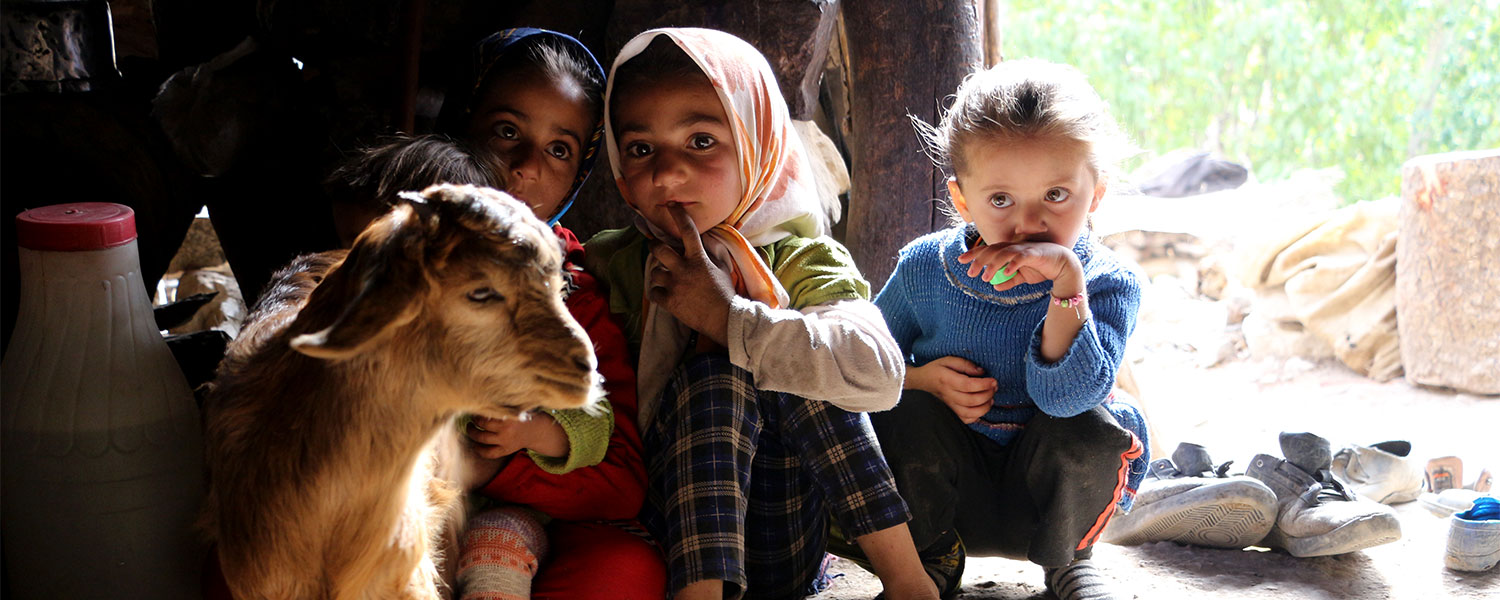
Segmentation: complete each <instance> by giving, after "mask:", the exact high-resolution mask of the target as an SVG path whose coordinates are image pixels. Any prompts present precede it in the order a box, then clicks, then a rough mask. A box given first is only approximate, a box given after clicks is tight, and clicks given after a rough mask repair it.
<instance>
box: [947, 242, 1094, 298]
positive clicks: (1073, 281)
mask: <svg viewBox="0 0 1500 600" xmlns="http://www.w3.org/2000/svg"><path fill="white" fill-rule="evenodd" d="M958 262H959V263H962V264H967V265H969V277H978V278H980V279H982V280H984V281H986V282H988V281H990V280H991V279H993V278H994V277H995V273H997V272H999V271H1001V269H1002V268H1003V269H1004V272H1005V273H1007V274H1015V275H1016V277H1014V278H1012V279H1010V280H1009V281H1005V282H1001V283H997V284H995V290H996V291H1002V292H1003V291H1005V290H1008V289H1010V288H1013V287H1016V286H1018V285H1021V284H1023V283H1041V282H1043V281H1049V280H1050V281H1051V282H1052V295H1053V296H1057V297H1059V298H1069V297H1072V296H1076V295H1078V294H1079V293H1081V292H1082V291H1083V263H1081V262H1079V261H1078V255H1077V254H1074V253H1073V250H1072V249H1071V248H1066V247H1064V246H1062V245H1061V244H1054V243H1051V242H1022V243H1019V244H990V245H985V246H980V247H978V248H974V249H973V250H970V251H968V252H965V253H963V254H960V255H958ZM1007 263H1009V264H1007Z"/></svg>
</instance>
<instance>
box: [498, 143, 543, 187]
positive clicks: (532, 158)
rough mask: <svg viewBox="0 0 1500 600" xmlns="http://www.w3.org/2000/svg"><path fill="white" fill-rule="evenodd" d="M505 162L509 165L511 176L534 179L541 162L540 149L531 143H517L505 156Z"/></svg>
mask: <svg viewBox="0 0 1500 600" xmlns="http://www.w3.org/2000/svg"><path fill="white" fill-rule="evenodd" d="M505 158H506V163H507V164H509V165H510V175H511V176H512V177H515V178H518V179H522V180H529V179H536V178H537V174H538V168H539V165H540V164H541V156H540V150H539V149H538V148H537V147H536V146H533V145H531V144H517V145H516V147H515V148H513V149H512V150H511V152H510V155H509V156H506V157H505Z"/></svg>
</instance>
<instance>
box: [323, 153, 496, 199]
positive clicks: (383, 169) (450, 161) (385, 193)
mask: <svg viewBox="0 0 1500 600" xmlns="http://www.w3.org/2000/svg"><path fill="white" fill-rule="evenodd" d="M492 160H493V159H492V158H490V156H489V154H488V153H487V152H483V151H475V150H473V149H470V148H468V147H467V146H466V145H465V144H463V143H462V142H458V141H455V140H453V139H450V138H448V137H447V136H444V135H437V134H429V135H422V136H417V137H408V136H397V137H394V138H388V139H387V140H386V141H384V142H383V143H381V144H379V145H377V146H373V147H370V148H365V149H364V150H362V151H360V152H359V154H357V155H355V156H354V157H353V158H350V159H349V160H347V161H345V162H344V163H343V164H342V165H340V166H339V167H338V168H337V169H335V170H334V171H333V173H332V174H330V175H329V176H328V178H327V179H326V180H324V187H325V189H327V191H328V193H329V197H330V199H331V200H333V202H335V203H345V204H358V205H363V206H366V207H369V208H372V209H376V210H379V211H382V212H383V211H384V210H385V209H387V208H390V207H391V206H393V205H394V203H395V201H396V194H399V193H401V192H404V191H421V190H423V189H426V188H427V186H430V185H434V184H438V183H453V184H471V185H477V186H486V187H492V188H497V189H504V188H505V184H504V182H502V181H499V180H498V178H497V176H496V175H495V173H496V172H498V171H499V170H498V169H492V168H491V167H490V166H489V163H490V162H491V161H492Z"/></svg>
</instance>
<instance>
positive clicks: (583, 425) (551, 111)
mask: <svg viewBox="0 0 1500 600" xmlns="http://www.w3.org/2000/svg"><path fill="white" fill-rule="evenodd" d="M476 58H477V62H476V67H477V70H476V77H475V78H474V80H475V82H476V84H475V86H474V89H473V90H472V94H471V95H470V96H471V97H470V98H467V99H465V98H463V97H462V95H460V96H459V98H460V99H459V100H458V102H459V103H461V104H463V105H464V106H465V107H466V109H467V110H466V111H465V113H464V115H463V116H462V118H459V119H455V121H456V125H455V127H456V128H461V129H462V130H463V131H464V135H465V137H466V138H467V139H468V141H469V143H470V144H472V145H474V146H476V147H478V148H481V149H482V152H483V153H485V154H487V155H488V156H489V158H490V159H491V160H490V164H491V166H492V167H493V170H494V171H495V174H496V175H497V176H498V178H499V179H500V180H501V181H502V182H503V186H504V189H505V190H506V191H507V192H509V193H510V194H511V195H513V196H515V197H517V198H518V199H520V200H521V201H523V202H525V203H527V204H528V205H530V206H531V208H532V211H533V212H535V214H536V216H537V217H538V218H540V219H543V220H545V221H547V222H548V223H549V224H551V225H552V226H553V231H554V232H555V233H556V234H557V236H558V238H559V239H560V240H561V242H562V243H563V245H564V246H565V247H566V252H567V258H566V264H565V265H564V268H565V269H567V270H568V275H569V278H570V280H571V286H570V289H569V290H568V297H567V306H568V310H569V312H570V313H571V314H572V315H573V318H574V319H575V320H577V321H578V323H579V325H581V326H582V327H583V329H584V331H586V332H587V333H588V335H589V338H590V339H591V340H593V342H594V350H595V355H596V357H597V359H598V365H599V367H598V369H599V374H600V375H601V376H602V377H603V378H604V388H605V391H606V393H607V397H606V399H607V401H608V402H607V403H605V404H606V405H607V406H611V407H612V408H613V414H612V415H611V414H609V413H605V414H602V415H601V414H591V413H590V412H588V411H583V410H564V411H546V412H544V413H540V414H537V415H534V416H533V417H532V418H530V419H527V420H524V421H518V420H511V419H505V420H502V419H487V418H482V417H477V416H476V417H472V418H470V419H468V420H467V423H466V425H465V435H466V436H467V437H468V439H469V440H470V442H471V446H470V450H471V454H472V456H471V458H473V459H475V460H473V461H472V462H473V463H475V464H477V465H478V466H479V468H478V469H477V471H478V472H477V473H476V474H475V475H477V478H475V479H471V481H470V482H471V484H474V485H477V486H478V490H477V491H478V494H479V495H480V496H482V497H483V498H485V499H486V501H487V503H489V505H490V508H487V509H485V510H482V511H480V512H477V513H475V514H474V515H473V516H471V517H470V519H469V524H468V527H467V528H466V530H465V532H464V535H463V538H462V540H461V550H460V555H459V560H458V573H457V575H458V591H459V593H460V597H462V598H465V599H486V600H498V599H509V598H527V597H533V598H568V599H581V598H612V599H614V598H660V597H661V596H662V594H663V592H664V590H665V587H666V567H665V565H664V564H663V562H662V558H661V555H660V551H659V550H657V548H656V547H655V545H654V544H653V543H652V542H650V541H649V540H648V538H647V537H646V536H645V533H644V531H643V530H642V529H641V528H640V526H639V525H638V522H636V521H635V518H636V516H637V515H638V514H639V512H640V508H641V503H642V501H643V499H644V495H645V467H644V464H643V462H642V459H641V441H640V435H639V433H638V431H637V429H636V424H635V413H636V402H635V391H636V390H635V385H636V383H635V371H634V369H633V368H632V367H631V364H630V359H629V355H628V354H627V351H626V346H625V337H624V334H623V333H622V332H621V330H620V327H619V325H617V324H616V323H615V322H614V321H613V318H612V316H611V315H610V314H609V310H608V308H609V307H608V304H607V302H606V301H605V299H604V297H603V296H602V295H600V293H599V290H598V286H597V283H596V281H595V279H594V278H593V277H592V276H591V275H589V274H588V273H587V272H584V271H583V270H582V269H581V268H580V267H578V264H579V263H581V262H582V257H583V245H582V244H580V243H579V241H578V238H577V237H575V236H574V235H573V232H571V231H569V230H568V229H567V228H564V227H563V226H561V225H558V224H557V222H558V220H559V219H561V218H562V215H563V213H565V212H567V210H568V208H569V207H570V206H571V205H572V203H573V199H574V198H575V197H576V196H577V194H578V189H579V188H580V187H581V186H582V184H583V181H584V180H585V179H587V177H588V174H589V172H590V170H591V169H592V168H593V164H594V159H595V156H596V154H597V152H598V149H599V145H600V141H601V139H602V129H601V127H600V113H601V112H602V111H603V108H602V96H603V86H604V70H603V69H602V68H600V66H599V63H598V62H597V61H596V60H595V59H594V57H593V55H592V54H590V53H589V51H588V49H587V48H585V47H584V46H583V44H581V43H579V42H578V41H577V40H575V39H573V38H572V37H570V36H567V35H564V34H561V33H556V32H552V31H546V30H541V29H530V28H524V29H507V30H504V31H500V32H498V33H495V34H493V35H491V36H489V37H487V38H485V39H484V40H483V41H481V42H480V43H479V46H478V49H477V57H476ZM522 450H524V452H522Z"/></svg>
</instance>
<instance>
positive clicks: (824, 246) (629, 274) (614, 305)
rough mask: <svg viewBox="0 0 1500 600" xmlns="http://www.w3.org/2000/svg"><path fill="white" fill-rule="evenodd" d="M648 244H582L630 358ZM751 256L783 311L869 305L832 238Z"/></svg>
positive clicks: (625, 232)
mask: <svg viewBox="0 0 1500 600" xmlns="http://www.w3.org/2000/svg"><path fill="white" fill-rule="evenodd" d="M649 241H650V240H648V239H647V238H646V236H645V235H643V234H641V232H640V231H638V230H636V229H635V228H633V227H631V228H625V229H610V230H606V231H601V232H599V233H598V234H597V235H595V236H594V237H593V238H591V239H589V241H588V243H586V244H584V247H585V248H587V249H588V252H587V254H586V255H585V263H584V266H585V268H586V269H587V270H588V271H589V272H590V273H596V274H598V276H599V278H600V279H601V280H603V281H604V282H605V284H606V285H607V286H608V290H607V293H608V295H609V310H610V312H613V313H616V314H619V315H622V316H623V317H624V320H625V335H626V336H627V337H628V338H630V352H631V355H632V356H640V349H641V326H642V322H641V320H642V319H643V318H645V315H644V312H643V310H642V304H643V301H644V300H645V295H646V258H647V257H648V256H650V254H651V251H650V245H649V244H648V242H649ZM755 250H756V252H757V253H759V254H760V258H761V260H764V261H765V262H766V265H768V266H770V267H771V274H772V276H774V277H775V278H776V280H777V281H780V282H781V285H782V287H784V288H786V293H787V295H788V296H789V297H790V299H791V303H790V305H789V306H788V307H787V308H791V309H795V310H801V309H803V308H806V307H809V306H817V305H819V304H827V303H830V302H836V301H839V300H868V299H870V283H869V282H867V281H865V279H864V277H863V276H862V275H860V273H859V268H858V267H856V266H855V264H854V258H853V257H852V256H850V255H849V251H848V250H847V249H845V248H844V246H843V245H841V244H839V243H838V242H837V241H835V240H834V239H833V238H830V237H827V236H821V237H817V238H805V237H797V236H788V237H785V238H782V239H781V240H780V241H776V242H772V243H770V244H767V245H765V246H759V247H757V248H756V249H755Z"/></svg>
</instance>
